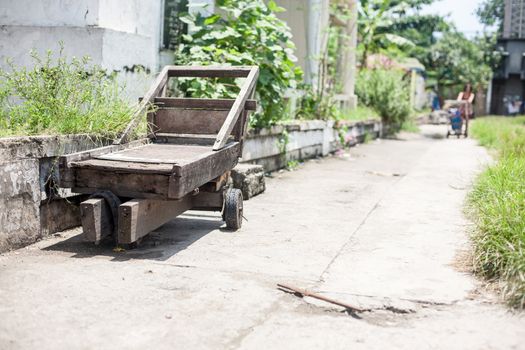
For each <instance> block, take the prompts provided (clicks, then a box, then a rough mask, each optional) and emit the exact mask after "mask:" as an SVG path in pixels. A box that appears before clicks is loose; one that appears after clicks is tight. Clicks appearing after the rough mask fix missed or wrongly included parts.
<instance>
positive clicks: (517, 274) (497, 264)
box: [468, 118, 525, 308]
mask: <svg viewBox="0 0 525 350" xmlns="http://www.w3.org/2000/svg"><path fill="white" fill-rule="evenodd" d="M471 134H472V135H473V136H474V137H476V138H478V139H479V140H480V144H482V145H485V146H488V147H491V148H494V149H495V150H497V151H498V153H499V155H500V156H499V159H498V162H497V163H496V164H494V165H492V166H490V167H489V168H488V169H487V170H485V171H484V172H483V173H482V174H481V175H480V176H479V177H478V179H477V181H476V183H475V185H474V188H473V190H472V191H471V193H470V194H469V199H468V207H469V209H470V211H471V214H472V217H473V219H474V221H475V224H476V230H475V231H474V234H473V235H472V239H473V242H474V249H475V266H476V269H477V271H478V272H479V273H480V274H482V275H483V276H485V277H487V278H489V279H499V280H501V281H502V282H503V285H504V289H503V293H504V296H505V297H506V298H507V300H508V301H509V303H510V304H511V305H514V306H517V307H521V308H524V307H525V182H524V181H523V179H525V147H524V145H525V118H516V119H510V118H483V119H479V120H475V121H474V122H473V123H472V126H471Z"/></svg>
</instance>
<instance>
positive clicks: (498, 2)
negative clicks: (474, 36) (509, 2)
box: [476, 0, 505, 33]
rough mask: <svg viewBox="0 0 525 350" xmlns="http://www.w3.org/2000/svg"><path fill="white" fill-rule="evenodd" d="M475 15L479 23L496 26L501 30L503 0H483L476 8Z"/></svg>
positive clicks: (503, 12) (503, 11) (503, 9)
mask: <svg viewBox="0 0 525 350" xmlns="http://www.w3.org/2000/svg"><path fill="white" fill-rule="evenodd" d="M476 15H477V16H478V18H479V20H480V22H481V23H483V24H485V25H487V26H496V27H497V29H498V31H499V32H500V33H501V32H502V31H503V17H504V16H505V0H483V2H482V3H481V4H480V5H479V6H478V8H477V9H476Z"/></svg>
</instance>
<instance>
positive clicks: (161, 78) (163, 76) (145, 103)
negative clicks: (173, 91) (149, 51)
mask: <svg viewBox="0 0 525 350" xmlns="http://www.w3.org/2000/svg"><path fill="white" fill-rule="evenodd" d="M168 69H169V68H168V67H167V66H166V67H164V68H163V69H162V71H161V72H160V73H159V75H158V76H157V79H156V80H155V82H154V83H153V85H152V86H151V88H150V89H149V91H148V92H147V93H146V94H145V95H144V98H143V99H142V100H141V101H140V103H139V105H138V106H137V108H136V109H135V112H134V113H133V117H132V118H131V121H130V122H129V123H128V125H127V126H126V128H125V129H124V131H123V132H122V134H121V135H120V136H119V137H118V138H116V139H115V141H113V144H115V145H119V144H122V143H126V142H128V140H129V137H130V136H131V133H132V131H133V129H135V127H136V126H137V125H138V123H139V121H140V118H141V117H142V114H143V113H144V112H145V111H146V110H147V109H148V108H149V106H150V104H152V103H153V102H154V99H155V97H157V96H158V95H159V94H160V93H161V91H162V90H163V89H164V86H165V85H166V84H167V82H168Z"/></svg>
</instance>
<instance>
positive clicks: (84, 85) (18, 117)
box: [0, 49, 132, 136]
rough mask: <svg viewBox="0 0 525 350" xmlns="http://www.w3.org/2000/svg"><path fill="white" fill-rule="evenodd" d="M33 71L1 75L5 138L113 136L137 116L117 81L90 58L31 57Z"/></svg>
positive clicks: (0, 117)
mask: <svg viewBox="0 0 525 350" xmlns="http://www.w3.org/2000/svg"><path fill="white" fill-rule="evenodd" d="M31 57H32V60H33V68H30V69H28V68H24V67H17V66H15V65H14V64H13V63H12V61H8V64H9V68H10V69H9V70H1V69H0V78H1V79H0V136H6V135H16V134H24V135H28V134H29V135H31V134H39V133H52V134H54V133H59V134H67V133H90V134H103V135H105V136H113V135H115V133H116V132H118V131H119V130H121V129H122V128H123V127H124V126H125V125H126V123H127V122H128V120H129V119H130V117H131V114H132V107H131V106H130V105H129V104H128V103H127V102H126V101H125V100H124V99H122V98H121V97H120V93H121V91H122V89H121V88H120V87H119V86H118V85H117V83H116V81H115V79H114V77H112V76H108V75H106V72H105V71H104V70H103V69H102V68H101V67H99V66H96V65H90V64H89V58H87V57H83V58H81V59H77V58H72V59H70V60H68V59H67V58H66V57H65V56H64V54H63V50H62V49H61V50H60V52H59V54H58V57H57V58H56V59H55V60H54V59H53V58H52V57H53V54H52V52H51V51H48V52H47V54H46V55H45V56H44V57H40V56H39V55H38V54H37V53H36V52H31Z"/></svg>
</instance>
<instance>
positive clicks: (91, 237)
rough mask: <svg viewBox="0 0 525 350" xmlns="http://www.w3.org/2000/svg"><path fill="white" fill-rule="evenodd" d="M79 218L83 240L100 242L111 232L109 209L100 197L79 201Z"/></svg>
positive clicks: (111, 220)
mask: <svg viewBox="0 0 525 350" xmlns="http://www.w3.org/2000/svg"><path fill="white" fill-rule="evenodd" d="M80 220H81V222H82V229H83V235H84V240H85V241H87V242H94V243H95V244H98V243H100V241H101V240H102V239H104V238H105V237H106V236H110V235H111V234H112V232H113V219H112V217H111V210H110V208H109V206H108V205H107V203H106V201H105V200H104V199H102V198H92V199H88V200H86V201H84V202H82V203H80Z"/></svg>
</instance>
